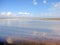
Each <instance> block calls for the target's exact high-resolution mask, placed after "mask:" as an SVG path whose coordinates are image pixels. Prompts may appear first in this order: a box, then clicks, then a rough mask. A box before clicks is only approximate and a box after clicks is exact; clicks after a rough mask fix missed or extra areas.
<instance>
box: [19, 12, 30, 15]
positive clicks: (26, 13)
mask: <svg viewBox="0 0 60 45" xmlns="http://www.w3.org/2000/svg"><path fill="white" fill-rule="evenodd" d="M18 14H24V15H29V14H30V13H28V12H18Z"/></svg>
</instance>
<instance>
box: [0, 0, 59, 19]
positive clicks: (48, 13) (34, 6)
mask: <svg viewBox="0 0 60 45" xmlns="http://www.w3.org/2000/svg"><path fill="white" fill-rule="evenodd" d="M0 16H22V17H23V16H24V17H30V16H31V17H59V18H60V0H0Z"/></svg>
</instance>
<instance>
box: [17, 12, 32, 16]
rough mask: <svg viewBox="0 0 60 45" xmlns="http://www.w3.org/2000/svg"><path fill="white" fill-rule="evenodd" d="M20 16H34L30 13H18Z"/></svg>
mask: <svg viewBox="0 0 60 45" xmlns="http://www.w3.org/2000/svg"><path fill="white" fill-rule="evenodd" d="M18 15H19V16H20V17H29V16H32V14H31V13H29V12H18Z"/></svg>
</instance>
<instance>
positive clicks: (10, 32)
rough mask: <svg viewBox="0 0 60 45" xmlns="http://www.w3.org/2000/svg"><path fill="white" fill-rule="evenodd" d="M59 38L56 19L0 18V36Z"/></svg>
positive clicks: (59, 24) (59, 27)
mask: <svg viewBox="0 0 60 45" xmlns="http://www.w3.org/2000/svg"><path fill="white" fill-rule="evenodd" d="M11 36H13V37H37V38H40V37H47V38H60V21H57V20H19V19H17V20H10V19H2V20H0V37H11Z"/></svg>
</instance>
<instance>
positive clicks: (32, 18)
mask: <svg viewBox="0 0 60 45" xmlns="http://www.w3.org/2000/svg"><path fill="white" fill-rule="evenodd" d="M0 19H28V20H30V19H31V20H60V18H39V17H38V18H37V17H14V18H13V17H11V18H0Z"/></svg>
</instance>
